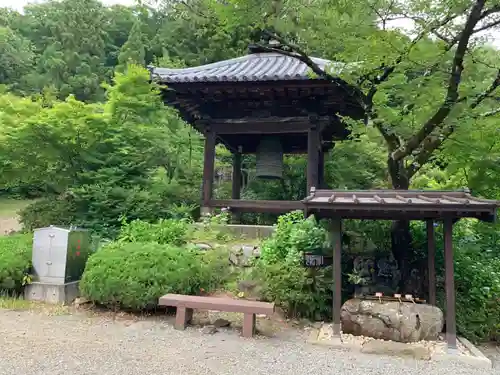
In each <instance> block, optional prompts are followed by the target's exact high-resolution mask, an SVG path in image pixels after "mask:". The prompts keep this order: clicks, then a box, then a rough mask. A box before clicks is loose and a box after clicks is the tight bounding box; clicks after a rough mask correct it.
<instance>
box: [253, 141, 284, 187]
mask: <svg viewBox="0 0 500 375" xmlns="http://www.w3.org/2000/svg"><path fill="white" fill-rule="evenodd" d="M256 176H257V177H258V178H264V179H281V178H283V147H282V145H281V141H280V139H279V138H278V137H264V138H262V140H261V141H260V143H259V146H258V147H257V155H256Z"/></svg>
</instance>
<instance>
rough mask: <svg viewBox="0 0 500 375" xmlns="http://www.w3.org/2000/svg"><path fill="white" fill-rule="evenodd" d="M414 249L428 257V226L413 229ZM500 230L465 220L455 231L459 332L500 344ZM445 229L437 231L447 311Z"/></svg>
mask: <svg viewBox="0 0 500 375" xmlns="http://www.w3.org/2000/svg"><path fill="white" fill-rule="evenodd" d="M412 229H413V240H414V246H415V248H416V249H417V254H419V255H420V256H421V257H422V259H425V257H426V254H427V238H426V234H425V224H423V223H415V225H413V228H412ZM498 229H499V228H498V226H492V225H490V224H485V223H481V222H478V221H477V220H466V219H464V220H461V221H459V222H458V223H457V224H455V225H454V228H453V248H454V259H455V270H454V271H455V291H456V314H457V329H458V331H459V333H460V334H461V335H463V336H464V337H466V338H468V339H469V340H472V341H476V342H477V341H490V340H497V341H499V340H500V324H499V322H500V257H499V252H498V242H497V241H498V240H497V239H498V238H500V236H498V234H499V233H498ZM443 254H444V250H443V233H442V225H438V226H437V227H436V269H437V289H438V291H440V293H439V295H438V297H439V299H438V303H439V305H440V306H441V307H442V308H445V306H446V305H445V298H446V297H445V295H444V290H445V285H444V256H443Z"/></svg>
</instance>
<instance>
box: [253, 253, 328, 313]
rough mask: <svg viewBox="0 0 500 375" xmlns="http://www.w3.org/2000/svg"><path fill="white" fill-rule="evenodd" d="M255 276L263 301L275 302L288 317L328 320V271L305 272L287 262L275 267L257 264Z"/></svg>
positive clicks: (290, 261)
mask: <svg viewBox="0 0 500 375" xmlns="http://www.w3.org/2000/svg"><path fill="white" fill-rule="evenodd" d="M256 275H257V277H258V278H259V279H260V280H261V281H262V282H263V286H262V289H261V292H260V293H261V296H262V298H263V299H265V300H267V301H273V302H275V303H276V304H277V305H278V306H280V307H281V308H282V309H283V310H284V311H285V312H286V313H287V315H288V316H294V317H304V318H308V319H312V320H321V319H323V318H331V313H332V268H331V267H325V268H321V269H308V268H305V267H304V266H303V265H302V263H301V262H300V261H297V259H293V258H289V259H286V260H284V261H279V262H276V263H274V264H267V265H266V264H264V263H259V264H258V265H257V268H256Z"/></svg>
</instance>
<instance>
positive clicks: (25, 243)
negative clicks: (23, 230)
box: [0, 234, 32, 292]
mask: <svg viewBox="0 0 500 375" xmlns="http://www.w3.org/2000/svg"><path fill="white" fill-rule="evenodd" d="M31 246H32V236H31V234H17V235H12V236H0V291H7V292H19V291H20V290H21V289H22V286H23V285H24V283H25V282H26V280H27V279H26V278H27V275H28V272H29V270H30V266H31Z"/></svg>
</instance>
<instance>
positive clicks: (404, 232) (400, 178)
mask: <svg viewBox="0 0 500 375" xmlns="http://www.w3.org/2000/svg"><path fill="white" fill-rule="evenodd" d="M387 166H388V170H389V175H390V177H391V184H392V188H393V189H398V190H408V189H409V187H410V181H409V178H408V174H407V172H406V168H405V166H404V161H403V160H397V161H395V160H393V159H392V158H389V160H388V161H387ZM391 244H392V254H393V255H394V258H395V259H396V261H397V262H398V266H399V270H400V272H401V280H400V282H399V292H400V293H405V292H411V291H407V290H405V287H406V285H407V280H408V278H409V276H410V266H411V264H410V262H411V260H412V258H413V252H414V250H413V246H412V237H411V233H410V221H409V220H397V221H394V222H393V223H392V229H391Z"/></svg>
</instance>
